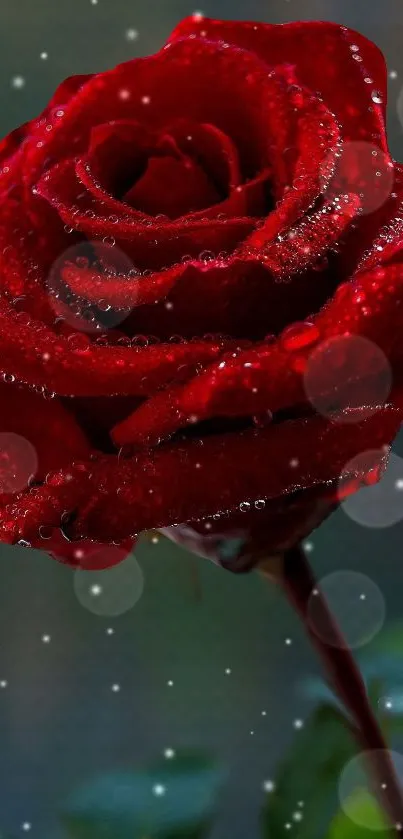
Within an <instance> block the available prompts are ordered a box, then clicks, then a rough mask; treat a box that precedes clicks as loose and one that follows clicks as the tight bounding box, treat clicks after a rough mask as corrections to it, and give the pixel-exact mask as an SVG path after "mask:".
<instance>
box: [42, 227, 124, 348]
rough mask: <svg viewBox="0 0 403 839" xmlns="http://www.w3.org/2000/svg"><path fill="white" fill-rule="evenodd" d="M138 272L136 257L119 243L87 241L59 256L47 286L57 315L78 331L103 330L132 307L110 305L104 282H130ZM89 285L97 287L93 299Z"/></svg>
mask: <svg viewBox="0 0 403 839" xmlns="http://www.w3.org/2000/svg"><path fill="white" fill-rule="evenodd" d="M137 274H138V272H136V270H135V268H134V265H133V262H132V260H131V259H130V258H129V257H128V256H127V254H125V253H124V252H123V251H122V250H121V249H120V248H119V247H117V245H116V244H111V243H109V242H103V241H97V240H94V241H84V242H79V243H78V244H76V245H72V246H71V247H70V248H67V250H65V251H64V252H63V253H62V254H61V255H60V256H59V257H58V258H57V259H56V260H55V262H54V263H53V265H52V268H51V270H50V272H49V275H48V278H47V281H46V287H47V291H48V293H49V300H50V303H51V306H52V308H53V310H54V312H55V314H56V316H57V317H60V318H62V319H63V320H64V321H65V322H66V323H67V324H68V325H69V326H71V327H72V328H73V329H75V330H77V331H80V332H87V333H100V332H104V331H105V330H108V329H113V328H114V327H116V326H118V325H119V324H120V323H122V322H123V321H124V320H126V318H127V317H128V315H129V314H130V312H131V309H132V306H130V307H129V306H127V305H126V304H125V305H124V306H123V308H113V307H112V306H111V305H109V303H108V301H107V300H106V299H105V297H104V296H103V295H104V294H105V292H104V291H102V290H101V285H100V283H101V282H102V283H104V281H105V280H106V281H107V283H110V284H113V283H114V282H119V283H121V282H123V283H124V282H127V283H129V282H130V280H131V279H133V277H136V276H137ZM90 276H93V277H94V276H95V277H97V278H98V280H97V279H95V280H94V279H89V278H90ZM98 281H99V282H98ZM97 284H98V289H97ZM86 285H88V286H89V287H91V288H92V289H95V291H94V292H93V297H92V298H91V300H89V299H86V297H85V287H86ZM73 290H74V291H73ZM80 292H81V294H80ZM81 295H82V296H81ZM94 297H95V299H94ZM132 302H133V301H132Z"/></svg>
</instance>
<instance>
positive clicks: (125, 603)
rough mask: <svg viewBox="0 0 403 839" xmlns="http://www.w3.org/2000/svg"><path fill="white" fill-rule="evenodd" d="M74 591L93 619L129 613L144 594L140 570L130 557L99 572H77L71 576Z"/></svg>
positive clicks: (136, 562) (83, 570)
mask: <svg viewBox="0 0 403 839" xmlns="http://www.w3.org/2000/svg"><path fill="white" fill-rule="evenodd" d="M74 590H75V593H76V595H77V598H78V600H79V602H80V603H81V605H82V606H84V608H85V609H88V610H89V611H90V612H93V614H95V615H101V616H105V617H106V616H108V617H115V616H117V615H122V614H124V613H125V612H128V611H129V609H132V608H133V606H135V605H136V603H137V602H138V601H139V600H140V597H141V595H142V593H143V590H144V577H143V572H142V570H141V567H140V565H139V563H138V561H137V559H136V557H135V556H134V555H133V554H129V556H128V557H127V559H124V560H123V562H120V563H119V564H118V565H114V566H113V567H112V568H106V569H104V570H100V571H87V570H85V569H81V568H80V569H78V570H77V571H76V572H75V574H74Z"/></svg>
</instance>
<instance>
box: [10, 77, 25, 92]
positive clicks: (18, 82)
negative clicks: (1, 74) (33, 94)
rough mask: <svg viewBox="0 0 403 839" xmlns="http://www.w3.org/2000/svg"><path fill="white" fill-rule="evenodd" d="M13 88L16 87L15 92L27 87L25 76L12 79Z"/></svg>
mask: <svg viewBox="0 0 403 839" xmlns="http://www.w3.org/2000/svg"><path fill="white" fill-rule="evenodd" d="M11 86H12V87H14V88H15V90H21V88H23V87H25V79H24V76H14V77H13V78H12V79H11Z"/></svg>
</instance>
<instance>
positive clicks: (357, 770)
mask: <svg viewBox="0 0 403 839" xmlns="http://www.w3.org/2000/svg"><path fill="white" fill-rule="evenodd" d="M384 758H388V759H389V760H390V761H391V762H392V764H393V767H394V770H395V774H396V776H397V778H398V780H399V782H400V785H401V786H402V787H403V755H401V754H399V752H394V751H382V750H377V751H371V752H370V751H366V752H361V753H360V754H358V755H355V757H353V758H352V760H350V761H349V762H348V763H347V764H346V765H345V767H344V769H343V771H342V773H341V775H340V778H339V785H338V793H339V801H340V805H341V808H342V810H343V812H344V813H345V814H346V816H348V817H349V818H350V819H351V821H352V822H354V824H356V825H357V826H358V827H362V828H365V829H366V830H372V831H374V832H376V831H382V830H385V821H386V824H388V821H387V817H386V816H385V817H384V819H385V820H384V819H383V818H379V819H378V818H377V817H376V816H375V814H376V812H379V797H378V791H377V790H376V787H375V785H374V782H373V781H372V780H371V773H370V772H369V771H368V770H369V767H370V765H371V763H372V762H373V761H374V760H375V759H377V760H378V763H379V761H380V759H381V760H382V759H384ZM385 783H386V781H385ZM384 789H386V787H384ZM379 792H380V793H382V791H381V790H380V791H379ZM357 800H361V801H362V802H364V803H365V806H361V807H357ZM389 823H390V822H389Z"/></svg>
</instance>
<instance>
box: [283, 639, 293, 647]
mask: <svg viewBox="0 0 403 839" xmlns="http://www.w3.org/2000/svg"><path fill="white" fill-rule="evenodd" d="M284 643H285V645H286V647H291V644H292V638H286V639H285V641H284Z"/></svg>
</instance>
